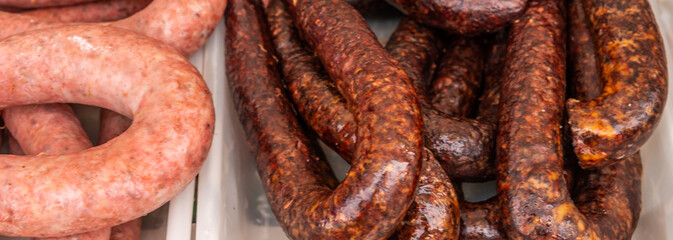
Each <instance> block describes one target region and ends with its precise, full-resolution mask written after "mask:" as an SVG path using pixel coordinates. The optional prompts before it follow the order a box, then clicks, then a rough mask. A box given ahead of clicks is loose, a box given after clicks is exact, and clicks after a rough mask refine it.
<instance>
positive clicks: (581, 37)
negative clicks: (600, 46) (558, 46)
mask: <svg viewBox="0 0 673 240" xmlns="http://www.w3.org/2000/svg"><path fill="white" fill-rule="evenodd" d="M588 21H589V19H587V16H586V14H585V13H584V9H583V8H582V2H580V1H579V0H570V1H568V91H567V92H568V95H569V96H570V97H572V98H575V99H581V100H582V101H588V100H591V99H594V98H597V97H598V96H600V95H601V91H602V89H603V82H602V81H601V80H600V76H599V72H600V71H599V70H598V64H597V63H598V62H597V59H596V46H595V43H594V41H593V39H592V38H591V28H590V27H589V22H588Z"/></svg>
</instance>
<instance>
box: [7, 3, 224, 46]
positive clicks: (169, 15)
mask: <svg viewBox="0 0 673 240" xmlns="http://www.w3.org/2000/svg"><path fill="white" fill-rule="evenodd" d="M226 5H227V1H226V0H196V1H194V0H171V1H169V0H157V1H152V3H150V4H149V5H148V6H147V7H146V8H144V9H143V10H142V11H140V12H138V13H136V14H133V15H132V16H130V17H128V18H124V19H121V20H119V21H115V22H107V23H100V24H102V25H106V26H114V27H119V28H124V29H128V30H131V31H134V32H138V33H142V34H145V35H147V36H150V37H152V38H155V39H157V40H159V41H161V42H163V43H164V44H168V45H170V46H172V47H174V48H175V49H177V50H178V51H179V52H180V53H182V54H183V55H185V56H189V55H191V54H193V53H194V52H196V50H198V49H199V48H201V46H202V45H203V44H204V43H205V42H206V40H207V39H208V36H210V34H211V33H212V32H213V30H214V29H215V26H216V25H217V23H218V22H219V20H220V19H221V18H222V14H223V13H224V8H225V7H226ZM0 21H2V22H3V23H5V24H6V27H4V28H2V29H0V39H2V38H5V37H8V36H11V35H14V34H17V33H21V32H26V31H29V30H35V29H42V28H50V27H56V26H62V25H66V24H69V23H64V22H60V21H53V19H43V18H40V17H33V16H26V15H22V14H20V13H5V12H0Z"/></svg>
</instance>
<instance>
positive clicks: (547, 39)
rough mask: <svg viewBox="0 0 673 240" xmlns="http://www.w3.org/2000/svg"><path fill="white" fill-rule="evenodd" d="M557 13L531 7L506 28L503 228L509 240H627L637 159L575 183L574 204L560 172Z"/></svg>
mask: <svg viewBox="0 0 673 240" xmlns="http://www.w3.org/2000/svg"><path fill="white" fill-rule="evenodd" d="M563 8H564V6H563V3H562V2H557V1H552V0H541V1H532V2H531V3H530V5H529V7H528V9H527V10H526V13H524V16H523V17H522V18H521V19H518V20H517V21H515V22H514V23H513V24H512V29H511V32H510V37H509V45H508V53H507V60H506V64H505V70H504V76H505V78H504V83H503V86H502V87H503V88H502V98H501V101H502V102H501V106H508V107H503V108H501V109H500V114H499V116H500V126H501V127H500V133H499V135H498V146H499V149H498V171H499V173H498V174H499V175H498V191H499V192H500V193H501V194H500V195H499V198H500V202H501V204H502V210H503V213H504V214H503V215H504V216H505V219H504V220H505V221H504V223H505V224H504V225H505V229H506V232H507V236H508V237H509V238H510V239H524V238H525V239H530V238H556V239H578V238H584V239H624V238H628V237H629V236H630V235H631V233H632V230H633V228H634V225H633V224H634V222H635V219H634V218H637V216H638V212H639V209H640V196H639V194H640V188H639V186H640V174H641V168H640V157H639V155H637V154H636V155H633V156H631V157H628V158H627V159H626V160H625V161H623V162H620V163H619V164H618V165H613V166H610V167H609V168H603V169H600V170H597V171H593V172H587V173H586V175H585V176H583V177H579V178H578V188H579V189H578V190H577V191H576V192H577V193H578V194H576V196H575V199H574V201H573V199H572V198H571V195H570V193H569V190H568V189H567V184H566V179H565V178H564V177H563V174H562V171H563V169H562V167H563V156H562V154H563V151H562V149H561V148H562V146H561V136H560V135H561V134H560V133H561V131H560V125H561V119H562V115H563V112H562V106H563V102H564V90H565V79H564V76H565V65H564V64H563V62H564V60H565V51H564V46H565V43H564V40H565V38H564V36H563V29H564V27H565V26H564V24H563V23H564V17H563V11H564V10H563ZM515 72H516V73H518V74H512V73H515Z"/></svg>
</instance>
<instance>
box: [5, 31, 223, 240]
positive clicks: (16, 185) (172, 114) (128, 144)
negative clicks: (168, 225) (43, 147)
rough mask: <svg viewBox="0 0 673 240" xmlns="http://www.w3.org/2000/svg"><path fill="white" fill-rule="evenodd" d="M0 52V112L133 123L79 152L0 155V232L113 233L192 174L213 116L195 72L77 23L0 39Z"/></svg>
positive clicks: (169, 55) (135, 37)
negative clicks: (36, 108)
mask: <svg viewBox="0 0 673 240" xmlns="http://www.w3.org/2000/svg"><path fill="white" fill-rule="evenodd" d="M45 42H49V43H50V44H45ZM36 46H41V47H36ZM16 51H21V52H23V53H25V54H11V53H12V52H16ZM38 52H39V53H38ZM130 52H132V53H134V54H133V55H129V54H126V53H130ZM0 53H3V54H0V56H1V57H0V76H3V77H2V78H0V85H3V86H13V88H11V89H12V90H11V91H8V92H7V93H6V94H3V95H2V96H0V102H1V103H2V105H1V106H0V107H3V108H4V107H7V106H14V105H25V104H44V103H51V102H72V103H80V104H87V105H94V106H99V107H104V108H109V109H113V110H114V111H117V112H120V113H122V114H123V115H125V116H128V117H133V119H134V123H133V125H132V126H131V127H130V128H129V130H128V131H126V132H125V133H124V134H122V136H120V137H118V138H116V139H114V140H112V141H110V142H108V143H106V144H104V145H102V146H98V147H93V148H91V149H88V150H86V151H81V152H77V153H71V154H66V155H53V156H52V155H48V156H13V155H2V156H0V165H1V166H2V167H1V168H0V182H3V183H6V185H5V187H3V188H2V195H3V196H4V197H3V198H2V199H0V201H1V202H2V204H1V205H2V208H0V218H2V219H12V221H11V222H2V223H0V234H2V235H10V236H17V235H23V236H40V237H41V236H63V235H68V234H74V233H77V232H86V231H92V230H97V229H102V228H106V227H111V226H113V225H118V224H121V223H124V222H127V221H130V220H132V219H135V218H137V217H140V216H142V215H144V214H146V213H148V212H150V211H152V210H154V209H156V208H158V207H159V206H161V205H163V204H164V203H165V202H167V201H168V200H169V199H171V198H172V197H174V196H175V195H176V194H177V193H179V192H180V191H181V190H182V189H183V188H184V187H185V186H186V185H187V184H188V183H189V182H190V181H191V180H192V179H193V178H194V177H195V176H196V174H197V173H198V170H199V168H200V166H201V164H202V163H203V160H204V159H205V156H206V154H207V152H208V149H209V147H210V141H211V139H212V134H213V124H214V109H213V104H212V99H211V96H210V92H209V91H208V88H207V86H206V84H205V82H204V81H203V79H202V78H201V76H200V75H199V74H198V71H197V70H196V69H195V68H194V67H193V66H192V65H191V64H190V63H189V62H188V61H187V60H186V59H185V58H184V57H182V55H180V54H179V53H178V52H177V51H175V50H174V49H172V48H170V47H169V46H166V45H163V44H161V43H160V42H158V41H156V40H152V39H149V38H147V37H145V36H142V35H139V34H136V33H133V32H130V31H127V30H122V29H118V28H109V27H101V26H95V25H82V26H69V27H62V28H50V29H43V30H39V31H32V32H29V33H25V34H18V35H14V36H11V37H8V38H5V39H2V40H0ZM73 66H76V67H77V68H76V69H73ZM103 66H104V67H103ZM64 72H66V73H68V74H63V73H64ZM91 76H105V77H101V78H96V81H92V80H91V79H92V78H91ZM47 79H48V80H47ZM122 80H123V81H122ZM122 82H123V84H120V83H122ZM157 86H162V87H157ZM54 89H58V90H57V91H54ZM138 143H142V144H138ZM187 153H188V154H187ZM47 169H48V171H47ZM73 169H77V171H73ZM36 182H39V183H40V184H39V186H40V187H39V188H35V185H36ZM83 183H86V184H83ZM109 186H118V187H115V188H110V187H109ZM64 191H67V192H68V193H69V194H67V195H63V194H62V193H63V192H64ZM26 196H30V197H26ZM38 199H39V200H38ZM73 202H75V203H78V204H77V205H75V206H73V205H70V204H69V203H73Z"/></svg>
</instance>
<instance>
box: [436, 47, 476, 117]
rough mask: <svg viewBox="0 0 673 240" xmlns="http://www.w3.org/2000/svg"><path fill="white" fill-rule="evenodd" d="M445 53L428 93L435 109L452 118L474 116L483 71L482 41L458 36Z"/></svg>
mask: <svg viewBox="0 0 673 240" xmlns="http://www.w3.org/2000/svg"><path fill="white" fill-rule="evenodd" d="M445 50H446V52H445V53H444V54H443V56H442V57H441V59H440V60H439V63H438V64H437V65H438V66H437V72H436V73H435V77H434V79H432V82H431V84H430V91H429V92H428V95H429V98H430V101H431V102H432V106H434V107H435V108H436V109H437V110H439V111H441V112H443V113H445V114H448V115H451V116H461V117H470V116H473V114H474V112H473V109H475V108H476V106H477V98H478V97H479V91H480V90H481V81H482V75H483V70H484V49H483V46H482V44H481V39H477V38H468V37H459V36H457V37H455V38H454V39H453V40H452V41H451V42H450V43H449V44H448V46H447V47H446V48H445Z"/></svg>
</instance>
